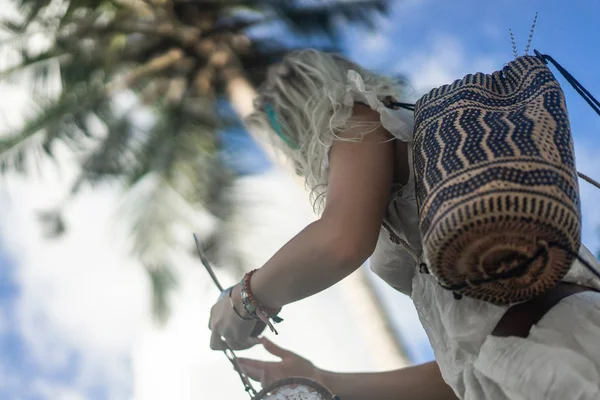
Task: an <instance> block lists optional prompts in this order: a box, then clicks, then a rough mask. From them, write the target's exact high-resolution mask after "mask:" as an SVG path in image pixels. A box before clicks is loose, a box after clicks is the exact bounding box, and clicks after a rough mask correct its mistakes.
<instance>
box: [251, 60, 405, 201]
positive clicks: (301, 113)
mask: <svg viewBox="0 0 600 400" xmlns="http://www.w3.org/2000/svg"><path fill="white" fill-rule="evenodd" d="M350 70H354V71H356V72H357V73H358V74H359V75H360V76H361V77H362V79H363V81H364V86H365V90H367V91H370V92H374V93H376V95H377V98H378V99H379V100H382V101H383V100H385V99H387V98H399V97H400V94H401V91H402V87H403V86H404V85H403V84H402V82H400V81H399V80H398V81H397V80H394V79H391V78H388V77H385V76H382V75H379V74H376V73H373V72H370V71H368V70H366V69H364V68H362V67H361V66H359V65H358V64H355V63H353V62H351V61H349V60H347V59H345V58H343V57H341V56H339V55H335V54H330V53H324V52H321V51H317V50H313V49H308V50H301V51H296V52H292V53H290V54H288V55H287V56H286V57H285V58H284V59H283V61H282V62H281V63H279V64H277V65H276V66H274V67H272V68H270V69H269V71H268V73H267V79H266V82H265V83H264V84H263V85H262V86H261V87H260V89H259V90H258V96H257V97H256V99H255V101H254V108H255V112H254V113H252V114H251V115H250V116H249V117H248V118H247V119H246V123H247V125H248V127H249V128H250V129H260V130H265V131H266V132H268V133H269V134H268V138H269V140H270V141H271V143H272V144H273V145H274V146H276V147H277V148H279V149H280V150H281V151H282V152H283V153H284V154H285V155H286V156H287V157H289V159H291V160H292V161H293V163H294V166H295V168H296V172H297V173H298V174H299V175H301V176H302V177H304V178H305V181H306V185H307V186H308V188H309V189H310V191H311V198H312V203H313V207H314V208H315V210H316V211H320V210H321V209H322V206H323V204H324V199H325V196H326V193H327V172H328V171H327V166H328V165H327V163H328V152H329V149H330V147H331V145H332V144H333V141H334V140H353V139H342V138H340V137H339V136H338V135H337V133H339V132H340V131H342V130H344V129H348V128H350V127H352V128H353V129H354V131H356V132H358V139H357V140H360V136H361V135H364V134H367V133H369V132H371V131H373V129H374V128H375V127H376V126H378V125H379V123H373V122H371V123H369V122H364V121H363V122H359V121H353V120H352V118H351V117H352V105H348V104H347V102H346V104H344V99H345V98H346V96H347V94H348V91H349V88H350V85H349V83H348V78H347V76H348V71H350ZM273 119H276V120H275V121H273ZM274 125H275V126H274ZM374 125H375V126H374Z"/></svg>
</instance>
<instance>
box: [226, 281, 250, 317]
mask: <svg viewBox="0 0 600 400" xmlns="http://www.w3.org/2000/svg"><path fill="white" fill-rule="evenodd" d="M231 301H232V307H233V308H234V309H235V311H237V313H238V314H239V315H240V316H241V317H243V318H248V319H250V318H252V315H250V313H249V312H248V311H247V310H246V307H244V304H243V303H242V296H241V287H240V284H239V283H238V284H237V285H235V286H234V287H233V288H231Z"/></svg>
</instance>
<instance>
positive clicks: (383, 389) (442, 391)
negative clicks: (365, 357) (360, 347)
mask: <svg viewBox="0 0 600 400" xmlns="http://www.w3.org/2000/svg"><path fill="white" fill-rule="evenodd" d="M319 376H320V378H321V382H322V383H323V384H324V385H325V386H327V387H328V388H329V389H330V390H331V391H332V392H334V393H335V394H336V395H338V396H340V398H342V399H344V400H363V399H371V400H398V399H421V400H451V399H458V397H456V395H455V394H454V391H453V390H452V389H451V388H450V386H448V384H446V382H444V380H443V379H442V375H441V373H440V369H439V367H438V365H437V363H436V362H435V361H432V362H429V363H427V364H421V365H416V366H414V367H407V368H402V369H398V370H395V371H388V372H371V373H335V372H327V371H322V372H320V374H319Z"/></svg>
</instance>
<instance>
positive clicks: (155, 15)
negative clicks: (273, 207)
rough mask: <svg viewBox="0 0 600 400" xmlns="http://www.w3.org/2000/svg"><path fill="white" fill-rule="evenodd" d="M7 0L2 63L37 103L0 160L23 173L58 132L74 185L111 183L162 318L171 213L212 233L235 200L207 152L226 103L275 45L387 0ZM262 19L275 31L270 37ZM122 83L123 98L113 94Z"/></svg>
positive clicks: (4, 143)
mask: <svg viewBox="0 0 600 400" xmlns="http://www.w3.org/2000/svg"><path fill="white" fill-rule="evenodd" d="M13 3H14V4H15V5H16V6H17V7H18V10H19V13H18V16H17V17H12V18H8V17H7V18H4V21H2V27H3V29H4V31H5V33H7V35H5V36H7V37H5V39H4V41H3V42H2V43H3V47H4V49H5V50H7V49H8V50H7V51H9V54H11V55H12V57H11V59H12V60H15V61H14V62H13V63H9V65H8V66H7V67H6V68H5V69H4V70H3V71H1V72H0V76H1V77H2V78H4V79H8V78H12V79H14V78H15V77H17V78H18V77H26V78H27V77H29V78H31V81H32V82H33V83H34V85H32V94H33V99H34V100H35V101H36V103H37V104H38V106H39V111H37V112H35V113H34V114H33V115H32V116H31V118H29V119H28V120H27V121H26V123H25V124H24V126H22V127H21V128H20V129H19V130H18V131H16V132H9V134H8V135H7V136H4V137H2V138H1V139H0V169H1V170H2V171H16V172H20V173H27V172H28V170H29V168H28V166H29V165H30V163H31V160H32V159H33V158H34V157H36V156H37V155H38V154H40V153H45V154H46V155H47V156H49V157H50V158H55V157H57V155H56V148H57V144H58V143H62V144H64V145H67V146H68V147H69V148H70V149H71V151H73V152H74V154H76V156H77V157H78V160H79V176H78V178H77V179H76V180H75V181H74V183H73V186H72V190H71V194H72V195H76V194H77V193H78V191H79V190H80V189H81V188H82V187H83V186H84V185H95V184H99V183H103V182H107V181H110V182H119V183H120V184H123V185H124V187H125V188H126V189H128V195H127V197H128V198H129V202H126V204H129V205H130V208H129V209H128V210H129V212H128V219H129V221H130V222H131V233H132V237H133V249H134V252H135V255H136V256H137V257H138V258H139V259H140V260H141V262H142V263H143V264H144V266H145V267H146V269H147V271H148V272H149V274H150V278H151V279H150V280H151V282H152V285H153V289H154V294H155V296H154V309H155V312H156V315H157V316H159V317H161V318H162V319H164V317H165V316H166V315H167V313H168V307H167V301H166V297H165V295H166V292H167V289H168V288H170V287H172V286H173V285H174V282H175V278H174V275H173V273H172V271H173V270H172V268H171V265H170V258H169V255H170V253H171V252H172V251H173V250H174V249H177V247H178V244H179V243H178V240H177V237H176V234H175V231H176V230H177V228H178V226H179V225H180V224H182V223H186V222H189V221H190V215H193V214H194V213H197V212H198V211H201V210H205V211H208V212H209V213H210V214H212V215H213V216H214V217H215V218H216V220H217V221H218V224H217V226H218V227H221V228H220V229H219V228H218V229H216V230H215V233H214V234H213V235H212V236H210V237H207V238H205V240H206V241H207V242H215V243H216V245H218V244H219V241H220V240H221V238H222V237H223V229H224V228H223V227H224V226H226V220H227V216H228V215H230V213H231V209H232V207H233V206H234V205H233V204H232V203H231V201H230V200H229V199H228V196H227V193H228V191H227V188H228V185H229V183H231V181H232V178H233V174H232V173H231V171H229V170H228V169H227V168H225V167H224V165H223V162H222V159H221V157H219V154H220V150H221V148H222V144H221V141H220V135H219V133H220V132H222V131H224V130H226V129H228V128H230V127H235V126H238V125H239V119H238V118H236V115H233V116H232V115H231V113H230V112H228V110H227V108H228V107H229V108H231V109H233V110H234V112H235V114H237V117H243V116H245V115H246V114H248V113H249V112H250V111H251V108H252V103H251V100H252V98H253V95H254V87H255V85H257V84H259V83H260V82H261V81H262V80H263V79H264V76H265V72H266V69H267V67H268V66H269V65H271V64H272V63H274V62H276V61H277V60H279V59H280V58H281V57H282V55H283V54H285V53H286V52H288V51H290V50H292V49H294V48H296V47H303V46H306V45H307V44H310V45H311V46H312V47H321V48H329V49H336V48H337V47H338V44H339V42H340V41H339V39H340V38H339V37H338V32H339V31H338V29H336V26H337V25H336V23H337V22H336V21H338V20H339V19H340V18H342V19H345V20H346V21H349V22H351V23H356V24H366V25H367V26H369V27H373V26H374V21H375V19H374V17H375V16H376V15H377V14H380V13H385V12H386V11H387V7H388V6H389V5H388V1H385V0H379V1H319V2H306V1H305V2H300V1H290V0H279V1H269V0H247V1H238V0H212V1H211V0H63V1H56V0H55V1H52V0H13ZM265 31H268V32H269V33H271V36H269V35H265V34H264V32H265ZM274 31H275V32H281V33H282V35H276V36H277V37H285V38H286V39H287V40H286V41H283V40H278V39H276V38H273V37H272V36H273V35H272V32H274ZM40 38H42V39H41V40H40ZM32 42H35V43H32ZM40 42H41V43H40ZM34 47H35V49H34ZM53 71H58V74H57V75H58V77H59V79H60V86H61V90H60V91H59V93H58V94H54V95H53V94H52V93H49V91H48V90H46V88H47V87H48V85H50V84H52V79H57V78H56V76H55V75H53ZM53 77H54V78H53ZM132 93H133V94H134V95H135V101H134V102H131V101H129V102H125V101H124V100H123V98H124V96H125V95H127V94H132ZM126 103H127V106H125V105H124V104H126ZM123 107H127V109H123ZM136 110H146V111H148V110H149V111H150V113H149V114H148V115H149V116H150V117H147V118H146V121H145V123H143V124H140V123H139V122H138V119H136V118H132V116H135V115H136ZM148 121H149V122H148ZM45 219H47V220H50V221H51V222H53V223H54V225H53V226H54V227H55V233H56V234H59V233H60V232H61V231H62V230H64V228H65V226H64V223H63V222H62V220H61V218H60V213H59V212H56V213H50V214H48V215H45ZM192 225H193V224H192ZM189 228H190V230H191V229H193V228H194V226H191V227H189Z"/></svg>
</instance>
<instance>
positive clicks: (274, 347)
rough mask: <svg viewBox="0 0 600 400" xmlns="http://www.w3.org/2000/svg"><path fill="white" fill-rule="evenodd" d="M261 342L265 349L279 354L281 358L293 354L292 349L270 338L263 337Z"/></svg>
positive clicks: (275, 354)
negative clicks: (285, 347)
mask: <svg viewBox="0 0 600 400" xmlns="http://www.w3.org/2000/svg"><path fill="white" fill-rule="evenodd" d="M260 342H261V343H262V345H263V346H264V347H265V349H266V350H267V351H268V352H269V353H271V354H273V355H274V356H277V357H279V358H284V357H287V356H289V355H291V354H293V353H292V352H291V351H289V350H286V349H283V348H281V347H279V346H277V345H276V344H275V343H273V342H271V341H270V340H269V339H267V338H265V337H263V338H261V339H260Z"/></svg>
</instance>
